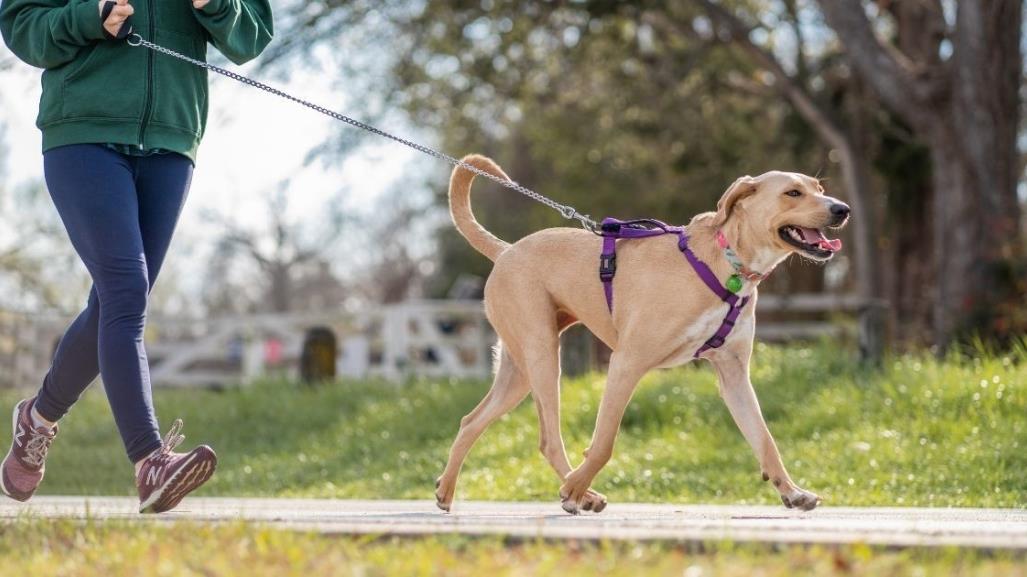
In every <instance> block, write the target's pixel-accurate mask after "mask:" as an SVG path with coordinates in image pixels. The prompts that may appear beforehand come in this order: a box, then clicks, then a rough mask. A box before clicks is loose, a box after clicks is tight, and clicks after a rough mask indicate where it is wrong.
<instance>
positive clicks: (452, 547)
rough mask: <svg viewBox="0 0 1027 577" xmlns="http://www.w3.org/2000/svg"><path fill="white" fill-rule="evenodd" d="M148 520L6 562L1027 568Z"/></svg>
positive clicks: (36, 532)
mask: <svg viewBox="0 0 1027 577" xmlns="http://www.w3.org/2000/svg"><path fill="white" fill-rule="evenodd" d="M146 527H147V529H146V530H140V528H139V526H138V525H131V524H126V523H121V522H106V523H103V524H76V523H72V522H68V521H62V522H54V521H23V522H20V523H16V524H10V525H0V567H2V568H3V573H4V575H74V576H75V577H94V576H95V577H110V576H113V575H116V576H118V577H134V576H140V577H143V576H145V577H154V576H159V577H178V576H190V577H191V576H200V575H202V576H205V577H219V576H236V575H246V576H248V577H264V576H269V577H270V576H274V577H288V576H296V577H309V576H312V575H317V576H331V575H347V576H348V575H354V576H357V575H359V576H365V577H379V576H380V577H387V576H402V577H418V576H428V575H447V576H451V577H463V576H466V577H480V576H482V575H489V576H493V577H505V576H525V577H528V576H544V575H559V576H560V577H578V576H582V577H584V576H588V577H592V576H595V575H605V576H611V577H616V576H624V577H635V576H638V575H652V576H657V577H659V576H673V577H681V576H684V577H702V576H709V575H721V576H724V577H749V576H751V575H760V576H763V577H786V576H787V577H794V576H806V575H809V576H814V575H815V576H831V575H874V576H878V575H925V576H926V575H952V576H967V577H970V576H996V577H998V576H1002V577H1023V576H1024V575H1027V568H1025V564H1024V557H1023V554H1022V553H1007V552H1001V551H999V552H991V553H989V552H981V551H975V550H955V549H907V550H903V551H895V550H886V549H881V548H871V547H866V546H861V545H855V546H842V547H822V546H814V547H802V546H786V547H771V546H758V545H744V546H741V545H730V544H722V543H708V544H705V545H701V546H700V545H688V546H681V545H674V544H668V543H662V544H640V543H622V542H614V543H598V544H593V543H581V542H575V541H564V542H508V541H504V540H501V539H498V538H473V539H472V538H461V537H436V538H426V539H375V538H369V537H359V538H357V537H326V536H320V535H311V534H303V533H292V532H286V531H276V530H271V529H267V528H261V527H257V526H250V525H243V524H234V525H196V524H188V523H180V524H174V525H161V526H154V525H147V526H146Z"/></svg>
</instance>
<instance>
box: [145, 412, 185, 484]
mask: <svg viewBox="0 0 1027 577" xmlns="http://www.w3.org/2000/svg"><path fill="white" fill-rule="evenodd" d="M181 432H182V419H175V422H174V423H172V425H171V428H170V429H169V430H168V433H167V434H166V435H164V439H163V440H162V441H161V445H160V448H159V449H157V450H156V451H154V452H153V453H152V454H151V455H150V456H149V457H148V458H147V460H148V461H149V467H150V469H149V470H150V473H149V474H147V477H146V478H147V481H146V482H147V483H153V482H156V479H159V478H160V476H161V474H162V472H163V469H164V467H165V466H166V465H167V464H168V463H169V462H170V461H171V457H172V451H174V450H175V448H176V447H178V446H179V445H181V444H182V441H184V440H185V435H182V434H181ZM154 471H157V473H156V476H152V475H153V472H154ZM151 479H152V480H151Z"/></svg>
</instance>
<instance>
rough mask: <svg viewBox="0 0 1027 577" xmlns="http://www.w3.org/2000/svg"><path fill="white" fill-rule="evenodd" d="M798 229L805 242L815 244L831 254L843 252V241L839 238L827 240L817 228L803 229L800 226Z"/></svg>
mask: <svg viewBox="0 0 1027 577" xmlns="http://www.w3.org/2000/svg"><path fill="white" fill-rule="evenodd" d="M798 229H799V232H801V233H802V238H803V240H805V241H806V242H808V243H814V244H816V245H817V246H818V247H820V248H822V249H824V250H829V251H831V252H838V251H840V250H842V241H841V239H839V238H830V239H829V238H825V237H824V235H823V234H821V233H820V231H819V230H817V229H815V228H802V227H801V226H800V227H798Z"/></svg>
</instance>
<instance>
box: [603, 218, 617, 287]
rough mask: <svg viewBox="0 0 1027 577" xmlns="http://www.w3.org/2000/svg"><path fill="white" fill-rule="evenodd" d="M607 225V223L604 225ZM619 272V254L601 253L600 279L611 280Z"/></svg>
mask: <svg viewBox="0 0 1027 577" xmlns="http://www.w3.org/2000/svg"><path fill="white" fill-rule="evenodd" d="M604 226H605V225H604ZM616 274H617V255H615V254H603V255H599V280H601V281H603V282H609V281H612V280H613V277H614V275H616Z"/></svg>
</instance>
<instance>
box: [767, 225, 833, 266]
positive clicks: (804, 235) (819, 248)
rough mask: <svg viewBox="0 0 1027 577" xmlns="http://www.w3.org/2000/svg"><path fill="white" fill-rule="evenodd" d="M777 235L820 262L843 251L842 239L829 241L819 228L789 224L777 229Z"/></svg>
mask: <svg viewBox="0 0 1027 577" xmlns="http://www.w3.org/2000/svg"><path fill="white" fill-rule="evenodd" d="M777 234H778V235H779V236H780V237H781V239H782V240H784V241H785V242H787V243H788V244H790V245H792V246H794V247H795V248H797V249H799V250H801V251H802V252H804V253H806V254H808V255H810V256H812V257H814V258H817V259H820V260H827V259H829V258H831V257H832V256H834V253H836V252H838V251H840V250H841V249H842V241H841V240H840V239H837V238H831V239H829V238H827V237H826V236H824V233H823V231H821V230H820V229H818V228H806V227H803V226H794V225H791V224H788V225H785V226H782V227H781V228H779V229H777Z"/></svg>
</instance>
